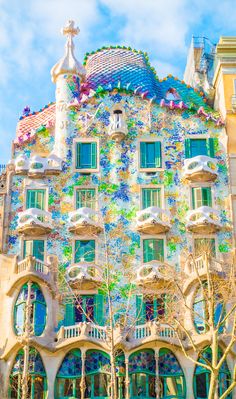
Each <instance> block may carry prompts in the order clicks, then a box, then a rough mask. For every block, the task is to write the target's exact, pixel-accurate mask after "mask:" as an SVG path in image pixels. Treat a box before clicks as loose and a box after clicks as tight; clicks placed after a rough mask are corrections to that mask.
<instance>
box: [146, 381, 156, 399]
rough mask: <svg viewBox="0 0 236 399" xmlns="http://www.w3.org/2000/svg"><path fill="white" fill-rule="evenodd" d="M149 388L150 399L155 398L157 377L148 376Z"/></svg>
mask: <svg viewBox="0 0 236 399" xmlns="http://www.w3.org/2000/svg"><path fill="white" fill-rule="evenodd" d="M148 387H149V396H150V398H155V397H156V392H155V377H154V376H148Z"/></svg>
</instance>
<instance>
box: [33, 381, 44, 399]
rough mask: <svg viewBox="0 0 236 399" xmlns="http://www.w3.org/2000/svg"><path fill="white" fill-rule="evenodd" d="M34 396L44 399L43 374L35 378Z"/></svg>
mask: <svg viewBox="0 0 236 399" xmlns="http://www.w3.org/2000/svg"><path fill="white" fill-rule="evenodd" d="M34 398H35V399H44V378H43V377H41V376H35V378H34Z"/></svg>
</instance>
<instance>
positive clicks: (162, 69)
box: [152, 60, 181, 78]
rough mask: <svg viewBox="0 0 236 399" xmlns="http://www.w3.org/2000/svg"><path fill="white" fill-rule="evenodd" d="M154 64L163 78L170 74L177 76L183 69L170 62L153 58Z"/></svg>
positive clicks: (159, 75)
mask: <svg viewBox="0 0 236 399" xmlns="http://www.w3.org/2000/svg"><path fill="white" fill-rule="evenodd" d="M152 66H154V68H155V69H156V71H157V75H158V77H159V78H163V77H165V76H167V75H169V74H171V75H173V76H176V77H179V76H181V69H180V68H178V67H176V66H175V65H173V64H171V63H169V62H165V61H160V60H153V61H152Z"/></svg>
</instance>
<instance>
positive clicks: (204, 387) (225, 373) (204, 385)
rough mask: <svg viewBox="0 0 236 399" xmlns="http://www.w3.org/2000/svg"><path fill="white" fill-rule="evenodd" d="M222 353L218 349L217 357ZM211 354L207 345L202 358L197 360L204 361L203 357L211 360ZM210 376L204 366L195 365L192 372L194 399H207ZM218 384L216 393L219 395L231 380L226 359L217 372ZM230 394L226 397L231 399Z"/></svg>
mask: <svg viewBox="0 0 236 399" xmlns="http://www.w3.org/2000/svg"><path fill="white" fill-rule="evenodd" d="M221 355H222V351H221V350H219V358H220V357H221ZM211 358H212V354H211V349H210V348H209V347H208V348H206V349H205V351H204V352H203V358H202V357H201V358H199V359H198V361H199V362H200V363H204V359H206V360H208V361H210V362H211ZM210 378H211V374H210V372H209V371H208V370H207V369H205V368H204V367H201V366H199V365H197V366H196V368H195V372H194V380H193V383H194V395H195V398H196V399H207V398H208V392H209V386H210ZM218 381H219V385H218V393H219V396H221V395H222V394H223V393H224V392H225V391H226V389H227V388H228V387H229V385H230V382H231V375H230V371H229V368H228V366H227V363H226V361H225V362H224V363H223V364H222V366H221V368H220V372H219V379H218ZM231 398H232V394H229V395H228V396H227V399H231Z"/></svg>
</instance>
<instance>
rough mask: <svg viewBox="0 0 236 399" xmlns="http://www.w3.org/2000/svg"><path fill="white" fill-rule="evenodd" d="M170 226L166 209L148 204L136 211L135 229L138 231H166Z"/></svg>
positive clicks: (148, 232)
mask: <svg viewBox="0 0 236 399" xmlns="http://www.w3.org/2000/svg"><path fill="white" fill-rule="evenodd" d="M170 228H171V225H170V213H169V211H167V210H166V209H161V208H158V207H156V206H150V207H149V208H146V209H143V210H142V211H138V212H137V216H136V229H137V230H138V231H139V232H140V233H146V234H159V233H166V232H167V231H169V230H170Z"/></svg>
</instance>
